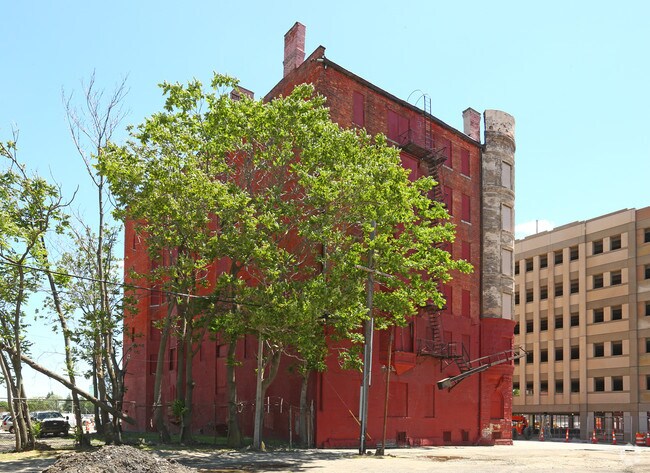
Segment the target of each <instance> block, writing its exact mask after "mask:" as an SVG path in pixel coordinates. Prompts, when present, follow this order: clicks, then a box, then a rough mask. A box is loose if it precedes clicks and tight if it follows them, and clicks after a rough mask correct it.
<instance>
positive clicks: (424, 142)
mask: <svg viewBox="0 0 650 473" xmlns="http://www.w3.org/2000/svg"><path fill="white" fill-rule="evenodd" d="M422 98H423V100H424V103H423V109H422V118H423V120H422V123H423V133H422V135H423V139H421V140H416V139H415V138H416V137H415V133H414V130H413V129H411V128H410V127H409V129H408V131H407V132H406V133H403V134H402V135H401V136H400V137H399V146H400V148H402V149H403V150H404V151H406V152H407V153H409V154H411V155H413V156H415V157H417V158H419V159H421V160H422V162H424V163H426V165H427V171H428V174H429V176H430V177H432V178H433V179H434V180H435V181H436V182H437V183H438V185H436V186H435V187H434V188H433V190H432V192H431V198H432V199H433V200H437V201H438V202H444V200H445V197H446V196H445V195H444V192H443V186H442V184H441V175H440V166H441V165H442V164H443V163H444V162H445V160H446V157H445V155H444V154H443V150H442V149H441V150H435V142H434V138H433V125H432V120H431V116H432V115H431V97H429V96H428V95H426V94H423V95H422ZM441 310H442V309H438V308H437V307H434V306H428V307H427V309H426V311H427V314H426V316H427V317H428V319H429V327H430V329H431V339H430V340H423V339H421V340H418V348H417V354H418V355H420V356H432V357H434V358H438V359H440V361H441V363H442V364H443V369H445V368H447V367H449V366H451V365H456V366H457V367H458V371H459V374H457V375H454V376H450V377H447V378H444V379H441V380H440V381H438V382H437V386H438V389H449V390H451V389H452V388H454V387H455V386H456V385H457V384H458V383H460V382H461V381H462V380H464V379H466V378H468V377H469V376H472V375H473V374H476V373H480V372H482V371H486V370H487V369H489V368H490V367H492V366H496V365H500V364H503V363H509V362H512V361H513V360H515V359H518V358H521V357H523V356H525V355H526V352H525V350H524V349H523V348H521V347H519V346H518V347H514V348H512V349H509V350H505V351H501V352H498V353H493V354H491V355H487V356H483V357H480V358H476V359H473V360H470V355H469V353H468V351H467V347H465V345H464V344H462V343H457V342H448V341H446V340H445V336H444V330H443V327H442V317H441Z"/></svg>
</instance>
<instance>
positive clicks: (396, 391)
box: [388, 383, 408, 417]
mask: <svg viewBox="0 0 650 473" xmlns="http://www.w3.org/2000/svg"><path fill="white" fill-rule="evenodd" d="M388 399H390V402H389V403H388V412H389V417H406V416H407V415H408V384H407V383H390V387H389V391H388Z"/></svg>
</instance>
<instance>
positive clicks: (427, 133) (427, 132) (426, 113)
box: [422, 94, 433, 149]
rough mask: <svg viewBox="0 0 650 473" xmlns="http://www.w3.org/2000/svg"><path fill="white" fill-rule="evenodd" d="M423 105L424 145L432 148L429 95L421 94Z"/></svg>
mask: <svg viewBox="0 0 650 473" xmlns="http://www.w3.org/2000/svg"><path fill="white" fill-rule="evenodd" d="M423 99H424V106H423V108H422V112H423V114H422V115H423V117H424V147H425V148H426V149H433V125H432V124H431V118H430V117H431V97H429V96H428V95H426V94H425V95H424V96H423Z"/></svg>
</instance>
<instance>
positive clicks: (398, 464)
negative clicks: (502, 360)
mask: <svg viewBox="0 0 650 473" xmlns="http://www.w3.org/2000/svg"><path fill="white" fill-rule="evenodd" d="M142 453H143V452H139V451H136V452H133V453H128V452H126V453H125V452H121V453H120V454H119V455H118V457H119V458H120V459H122V460H124V461H125V465H127V466H125V468H126V469H113V470H107V469H105V470H99V469H98V470H90V469H88V468H86V469H84V463H83V462H82V461H77V462H73V464H74V465H75V466H76V467H78V468H81V469H73V470H65V469H58V470H51V471H57V472H66V473H71V472H73V471H74V472H77V471H79V472H81V471H84V472H85V471H97V472H99V471H114V472H121V471H124V472H125V473H127V472H131V471H150V472H152V473H153V472H158V471H169V472H175V470H173V469H169V470H154V469H146V468H147V466H148V465H150V464H151V465H160V464H161V463H160V460H155V459H152V458H149V457H147V458H144V457H140V456H139V455H140V454H142ZM130 455H133V457H130ZM136 455H137V456H136ZM147 455H150V454H147ZM157 455H159V456H161V457H164V458H167V459H171V460H173V461H174V462H175V464H176V465H177V466H180V465H184V466H186V467H189V468H193V469H195V470H194V471H198V472H201V473H216V472H228V471H230V472H233V471H234V472H315V473H316V472H317V473H344V472H349V471H350V472H367V473H370V472H373V473H375V472H376V473H398V472H424V471H427V472H430V471H436V472H454V473H458V472H487V473H492V472H494V473H496V472H517V473H521V472H526V473H529V472H531V473H533V472H548V471H570V472H585V473H587V472H589V473H594V472H635V473H636V472H646V471H647V472H650V447H635V446H632V445H604V444H595V445H594V444H587V443H563V442H538V441H523V440H522V441H515V443H514V445H512V446H499V447H428V448H411V449H395V450H388V451H387V452H386V455H385V456H384V457H375V456H373V455H366V456H359V455H358V454H357V452H356V451H355V450H280V451H273V452H266V453H255V452H251V451H219V450H203V451H201V450H198V451H196V450H195V451H172V450H161V451H158V452H157ZM2 457H3V455H0V472H16V473H18V472H20V473H32V472H34V473H35V472H41V471H44V470H45V468H47V467H48V466H50V465H52V464H54V463H55V460H56V459H55V458H49V459H47V458H41V459H36V460H35V459H32V460H25V461H10V462H5V461H3V458H2ZM129 461H132V462H133V463H129ZM150 462H153V463H150ZM92 464H94V465H95V466H97V465H108V463H107V461H106V460H105V457H102V456H101V455H99V457H97V456H96V457H95V459H94V460H92ZM128 465H131V466H128ZM133 465H136V466H138V467H142V468H141V469H139V470H138V469H132V468H135V466H133ZM173 465H174V464H172V466H173ZM152 468H153V467H152ZM186 471H187V470H186Z"/></svg>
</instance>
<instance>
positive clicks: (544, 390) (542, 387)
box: [539, 381, 548, 394]
mask: <svg viewBox="0 0 650 473" xmlns="http://www.w3.org/2000/svg"><path fill="white" fill-rule="evenodd" d="M539 392H540V393H541V394H548V381H540V383H539Z"/></svg>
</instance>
